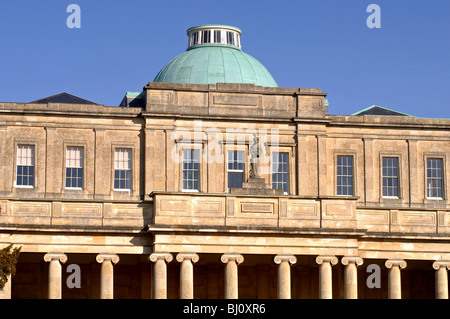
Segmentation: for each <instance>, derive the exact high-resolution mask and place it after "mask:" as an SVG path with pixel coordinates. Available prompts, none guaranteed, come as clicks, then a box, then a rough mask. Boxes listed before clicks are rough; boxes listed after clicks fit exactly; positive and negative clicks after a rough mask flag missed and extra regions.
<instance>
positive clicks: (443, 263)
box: [433, 260, 450, 270]
mask: <svg viewBox="0 0 450 319" xmlns="http://www.w3.org/2000/svg"><path fill="white" fill-rule="evenodd" d="M440 268H447V270H450V260H436V261H435V262H434V263H433V269H435V270H439V269H440Z"/></svg>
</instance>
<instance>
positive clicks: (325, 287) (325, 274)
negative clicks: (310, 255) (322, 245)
mask: <svg viewBox="0 0 450 319" xmlns="http://www.w3.org/2000/svg"><path fill="white" fill-rule="evenodd" d="M316 262H317V263H318V264H319V265H320V268H319V298H320V299H332V298H333V285H332V273H331V267H332V265H336V264H337V262H338V260H337V258H336V257H335V256H318V257H317V258H316Z"/></svg>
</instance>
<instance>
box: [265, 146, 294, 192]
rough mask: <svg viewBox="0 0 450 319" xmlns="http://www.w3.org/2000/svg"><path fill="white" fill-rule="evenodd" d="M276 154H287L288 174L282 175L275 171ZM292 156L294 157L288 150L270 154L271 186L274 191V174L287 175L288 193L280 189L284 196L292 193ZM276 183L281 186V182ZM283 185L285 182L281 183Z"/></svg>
mask: <svg viewBox="0 0 450 319" xmlns="http://www.w3.org/2000/svg"><path fill="white" fill-rule="evenodd" d="M275 154H285V155H286V165H287V171H286V172H281V173H280V172H274V170H273V164H274V161H273V157H274V155H275ZM291 156H292V154H291V152H290V151H288V150H280V149H278V150H277V151H272V150H271V152H270V185H271V187H272V189H275V188H274V187H273V183H274V181H273V176H274V174H286V178H287V180H286V186H287V191H285V190H284V188H278V189H282V190H283V193H284V195H289V194H290V193H291V178H290V173H291V171H290V170H291V163H290V161H291V160H290V158H291ZM276 183H277V184H279V183H280V182H278V181H277V182H276ZM281 183H283V184H284V182H281Z"/></svg>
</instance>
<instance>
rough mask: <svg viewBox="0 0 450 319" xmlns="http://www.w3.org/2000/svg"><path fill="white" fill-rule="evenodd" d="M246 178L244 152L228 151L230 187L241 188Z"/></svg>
mask: <svg viewBox="0 0 450 319" xmlns="http://www.w3.org/2000/svg"><path fill="white" fill-rule="evenodd" d="M243 180H244V152H242V151H229V152H228V188H241V187H242V182H243Z"/></svg>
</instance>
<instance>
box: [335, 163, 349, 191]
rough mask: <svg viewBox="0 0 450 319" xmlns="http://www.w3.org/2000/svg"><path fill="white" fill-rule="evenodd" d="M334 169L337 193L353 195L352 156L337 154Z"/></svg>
mask: <svg viewBox="0 0 450 319" xmlns="http://www.w3.org/2000/svg"><path fill="white" fill-rule="evenodd" d="M336 169H337V174H336V177H337V178H336V181H337V183H336V185H337V188H336V193H337V195H343V196H353V156H338V157H337V165H336Z"/></svg>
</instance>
